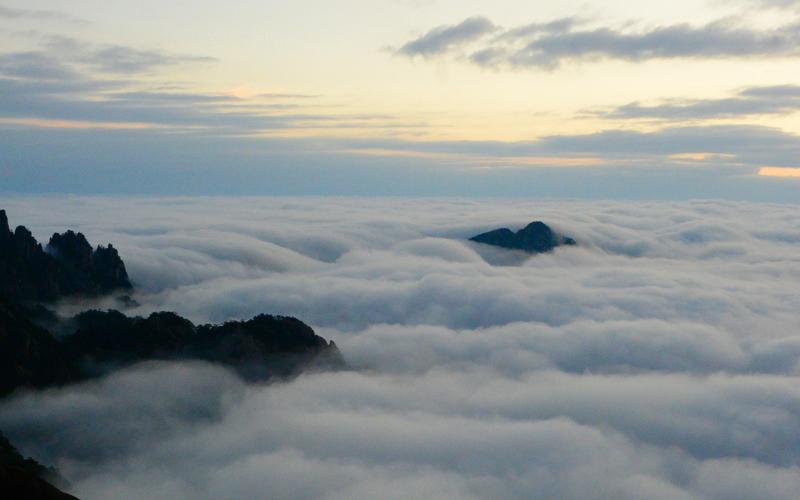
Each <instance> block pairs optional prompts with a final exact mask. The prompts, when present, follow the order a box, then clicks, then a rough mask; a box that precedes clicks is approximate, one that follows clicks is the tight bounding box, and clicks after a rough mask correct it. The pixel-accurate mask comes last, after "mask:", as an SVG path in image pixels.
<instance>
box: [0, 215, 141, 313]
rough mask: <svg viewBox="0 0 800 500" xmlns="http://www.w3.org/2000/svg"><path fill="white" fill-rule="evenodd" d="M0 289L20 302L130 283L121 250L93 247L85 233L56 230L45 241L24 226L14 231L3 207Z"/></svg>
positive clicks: (0, 217)
mask: <svg viewBox="0 0 800 500" xmlns="http://www.w3.org/2000/svg"><path fill="white" fill-rule="evenodd" d="M0 276H2V280H0V294H5V295H6V296H7V297H11V298H13V299H15V300H18V301H45V302H49V301H53V300H57V299H59V298H62V297H68V296H85V297H94V296H100V295H105V294H108V293H111V292H114V291H116V290H124V291H128V290H130V289H131V288H132V286H131V283H130V280H129V279H128V272H127V270H126V269H125V264H124V263H123V262H122V259H121V258H120V257H119V254H118V253H117V250H116V249H115V248H114V247H113V246H111V245H109V246H108V247H102V246H100V247H97V248H96V249H92V247H91V245H90V244H89V242H88V241H86V238H85V237H84V236H83V234H81V233H75V232H73V231H67V232H65V233H63V234H54V235H53V237H52V238H51V239H50V242H49V243H48V245H47V248H46V249H44V248H42V245H41V244H39V242H37V241H36V239H35V238H34V237H33V235H32V234H31V232H30V231H28V229H26V228H25V227H23V226H19V227H17V228H16V230H15V231H14V232H11V229H10V227H9V224H8V217H7V215H6V212H5V210H0Z"/></svg>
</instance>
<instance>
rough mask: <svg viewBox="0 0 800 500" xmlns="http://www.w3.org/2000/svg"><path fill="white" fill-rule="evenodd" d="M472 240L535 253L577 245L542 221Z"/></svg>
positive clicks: (484, 234)
mask: <svg viewBox="0 0 800 500" xmlns="http://www.w3.org/2000/svg"><path fill="white" fill-rule="evenodd" d="M470 241H474V242H476V243H483V244H486V245H492V246H496V247H501V248H506V249H509V250H521V251H523V252H528V253H533V254H537V253H547V252H552V251H553V250H554V249H556V248H557V247H560V246H574V245H577V242H576V241H575V240H573V239H572V238H570V237H568V236H563V235H560V234H558V233H556V232H555V231H553V230H552V229H550V227H549V226H548V225H547V224H545V223H544V222H541V221H536V222H531V223H530V224H528V225H527V226H525V227H524V228H523V229H520V230H519V231H517V232H516V233H515V232H514V231H512V230H510V229H508V228H506V227H504V228H501V229H495V230H494V231H489V232H488V233H483V234H479V235H478V236H473V237H472V238H470Z"/></svg>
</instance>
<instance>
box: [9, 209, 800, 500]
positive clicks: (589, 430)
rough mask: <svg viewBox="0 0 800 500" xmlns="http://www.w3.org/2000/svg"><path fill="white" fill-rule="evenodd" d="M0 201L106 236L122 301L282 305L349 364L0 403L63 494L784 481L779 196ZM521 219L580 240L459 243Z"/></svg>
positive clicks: (200, 371) (221, 312) (621, 489)
mask: <svg viewBox="0 0 800 500" xmlns="http://www.w3.org/2000/svg"><path fill="white" fill-rule="evenodd" d="M5 208H7V209H8V210H9V214H10V216H11V218H12V222H14V221H19V222H22V221H24V222H25V223H26V224H28V225H29V227H31V228H32V229H33V231H34V234H35V235H36V236H37V237H40V238H43V237H45V236H47V235H49V233H51V232H52V231H54V230H60V229H62V228H63V227H64V226H68V227H73V228H76V229H80V230H82V231H83V232H84V233H86V235H87V237H88V238H89V239H91V240H92V241H98V242H105V241H113V242H114V244H115V246H116V247H117V248H119V249H120V252H121V254H122V256H123V258H125V260H126V262H127V263H128V268H129V271H130V274H131V277H132V279H133V280H135V281H136V282H137V284H138V285H139V287H140V289H141V290H142V292H141V293H140V294H139V295H138V296H137V297H136V298H137V300H139V301H140V302H141V304H142V305H141V307H140V308H139V310H138V311H137V312H139V313H146V312H148V311H150V310H153V309H161V308H167V309H174V310H176V311H178V312H180V313H182V314H185V315H187V316H189V317H190V318H192V319H193V320H195V321H221V320H225V319H228V318H238V317H246V316H249V315H252V314H255V313H259V312H275V313H278V312H279V313H285V314H294V315H297V316H299V317H300V318H302V319H304V320H306V321H307V322H309V323H311V324H312V325H313V326H314V327H315V328H316V329H317V331H318V332H319V333H320V334H322V335H324V336H327V337H329V338H332V339H334V340H335V341H336V342H337V344H339V345H340V347H341V349H342V351H343V352H344V354H345V356H346V357H347V358H348V361H349V362H350V364H351V365H352V366H353V367H354V370H353V371H349V372H343V373H335V374H325V373H322V374H309V375H306V376H303V377H301V378H299V379H297V380H295V381H293V382H289V383H285V384H275V385H268V386H247V385H245V384H244V383H243V382H241V381H240V380H239V379H237V378H236V377H235V376H234V375H232V374H229V373H227V372H225V371H224V370H221V369H220V368H217V367H213V366H208V365H204V364H150V365H144V366H140V367H137V368H134V369H131V370H128V371H126V372H123V373H119V374H116V375H114V376H111V377H109V378H106V379H103V380H100V381H96V382H93V383H90V384H86V385H82V386H77V387H72V388H68V389H64V390H60V391H50V392H46V393H39V394H29V395H25V396H22V397H19V398H17V399H15V400H13V401H11V402H9V403H6V404H4V405H2V406H0V428H2V429H4V431H5V432H6V433H7V434H9V435H10V436H11V437H12V438H13V440H14V441H15V442H16V443H18V444H19V445H20V447H21V448H22V450H23V451H24V452H26V453H29V454H33V455H34V456H36V457H37V458H40V459H42V460H44V461H49V462H52V463H55V464H57V465H58V466H60V467H61V468H62V469H63V471H64V472H65V473H66V474H67V475H68V476H69V477H70V478H71V479H73V481H74V489H75V492H76V493H78V494H80V495H81V496H82V497H85V498H89V499H92V498H124V497H159V498H165V497H170V498H209V499H210V498H220V497H225V498H252V497H254V496H263V495H264V494H268V496H269V497H270V498H375V497H389V498H408V497H416V498H443V497H447V498H512V499H513V498H531V497H533V498H553V497H558V498H609V497H613V498H642V497H647V498H706V499H712V498H720V499H722V498H725V499H728V498H793V496H794V495H795V492H796V491H797V488H799V487H800V469H798V467H799V466H800V441H798V437H797V436H800V389H798V388H800V384H798V382H800V380H798V379H799V378H800V340H799V339H798V337H797V332H798V331H800V329H799V327H800V317H798V314H797V311H798V310H800V301H798V298H797V293H796V289H797V287H796V283H797V281H798V279H800V258H798V252H797V248H798V245H800V225H798V223H797V217H796V211H797V207H796V206H792V205H769V204H760V205H759V204H747V203H733V202H692V203H619V202H592V203H589V202H566V201H563V202H554V201H525V200H513V201H501V200H495V201H474V200H468V199H464V200H457V199H451V200H436V199H413V200H411V199H383V200H381V199H333V198H327V199H318V198H273V199H265V198H240V199H226V198H173V199H165V198H161V199H159V198H147V199H135V198H129V199H122V200H120V199H115V200H106V199H102V198H40V199H24V198H11V199H9V200H7V202H6V206H5ZM56 213H57V214H59V216H58V217H54V215H53V214H56ZM56 219H58V220H56ZM533 219H542V220H545V221H547V222H548V223H550V224H551V225H553V226H554V227H555V228H556V229H558V230H559V231H561V232H563V233H565V234H568V235H570V236H572V237H574V238H576V239H577V240H578V242H579V244H580V246H579V247H577V248H565V249H560V250H558V251H556V252H555V253H554V254H551V255H544V256H539V257H535V258H531V259H524V258H521V257H520V256H518V255H512V254H507V253H505V252H501V251H499V250H493V249H491V248H487V247H483V246H481V245H477V244H470V243H468V242H466V241H465V238H466V237H468V236H471V235H473V234H476V233H478V232H481V231H484V230H486V229H490V228H494V227H499V226H508V227H517V226H521V225H523V224H525V223H527V222H530V221H531V220H533ZM492 263H493V264H492ZM71 307H74V306H72V305H69V304H65V305H64V308H65V310H69V309H70V308H71ZM87 422H91V425H88V426H87Z"/></svg>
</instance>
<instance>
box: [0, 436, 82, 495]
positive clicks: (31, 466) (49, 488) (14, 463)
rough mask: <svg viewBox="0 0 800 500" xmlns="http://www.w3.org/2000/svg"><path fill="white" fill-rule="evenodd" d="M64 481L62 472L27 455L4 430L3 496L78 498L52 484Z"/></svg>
mask: <svg viewBox="0 0 800 500" xmlns="http://www.w3.org/2000/svg"><path fill="white" fill-rule="evenodd" d="M51 482H55V483H61V482H63V479H62V478H61V477H60V476H59V475H58V473H57V472H56V471H55V470H54V469H52V468H50V467H45V466H44V465H42V464H40V463H38V462H36V461H35V460H33V459H31V458H25V457H23V456H22V455H21V454H20V453H19V452H18V451H17V450H16V448H14V446H12V445H11V443H10V442H9V441H8V439H6V438H5V436H3V434H2V433H0V498H8V499H25V500H76V498H75V497H74V496H72V495H68V494H66V493H64V492H62V491H60V490H59V489H58V488H56V487H55V486H53V485H52V484H50V483H51Z"/></svg>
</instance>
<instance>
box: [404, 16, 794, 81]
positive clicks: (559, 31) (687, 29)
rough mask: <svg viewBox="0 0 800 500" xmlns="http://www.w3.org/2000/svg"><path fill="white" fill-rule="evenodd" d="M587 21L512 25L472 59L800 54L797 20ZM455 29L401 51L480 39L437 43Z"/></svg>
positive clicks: (526, 64) (508, 62)
mask: <svg viewBox="0 0 800 500" xmlns="http://www.w3.org/2000/svg"><path fill="white" fill-rule="evenodd" d="M471 19H473V18H471ZM471 19H470V20H467V21H471ZM467 21H464V23H467ZM464 23H462V24H461V25H457V26H462V25H463V24H464ZM482 23H483V25H484V26H485V27H487V28H486V31H488V27H489V26H493V24H492V23H491V21H489V20H485V19H484V20H483V21H482ZM584 24H585V23H582V22H580V21H577V20H576V19H573V18H567V19H562V20H557V21H553V22H550V23H533V24H530V25H525V26H521V27H514V28H510V29H508V30H506V31H505V32H504V33H502V34H501V35H499V36H496V37H494V38H492V39H487V40H479V43H476V44H473V45H474V46H473V47H472V52H471V55H470V57H469V58H468V59H469V60H470V61H472V62H473V63H476V64H479V65H482V66H492V67H498V68H502V67H511V68H543V69H556V68H558V67H559V66H561V65H562V64H565V63H571V62H583V61H597V60H604V59H617V60H624V61H629V62H642V61H648V60H653V59H739V58H753V57H768V58H782V57H797V56H798V55H800V51H798V48H797V47H798V44H800V28H799V27H798V26H800V25H798V23H797V22H795V21H792V22H789V23H787V24H784V25H782V26H779V27H776V28H767V29H759V28H751V27H748V26H745V25H743V24H742V22H741V21H740V20H737V19H722V20H718V21H714V22H711V23H708V24H705V25H692V24H688V23H683V24H673V25H666V26H658V27H655V28H645V29H634V28H615V27H585V26H584ZM455 29H456V27H446V28H445V27H440V28H437V29H435V30H434V31H432V32H430V33H429V34H428V35H425V36H423V37H421V38H419V39H416V40H412V41H411V42H408V43H407V44H406V45H405V46H403V49H401V50H400V52H401V53H405V54H409V55H413V54H416V53H426V51H427V50H430V53H434V54H443V53H446V52H448V51H449V50H450V49H451V48H454V47H456V46H459V45H460V44H462V43H464V42H473V41H476V40H477V39H478V38H480V37H479V36H477V35H474V36H469V37H464V38H463V39H460V38H459V39H457V40H456V41H455V42H453V43H437V41H438V35H439V34H443V33H449V30H455ZM486 31H484V32H481V33H480V34H484V33H485V32H486ZM473 33H474V32H473ZM445 39H446V38H445ZM406 47H410V48H409V49H406ZM428 47H430V49H429V48H428Z"/></svg>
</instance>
